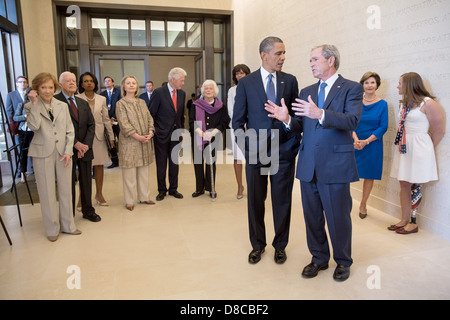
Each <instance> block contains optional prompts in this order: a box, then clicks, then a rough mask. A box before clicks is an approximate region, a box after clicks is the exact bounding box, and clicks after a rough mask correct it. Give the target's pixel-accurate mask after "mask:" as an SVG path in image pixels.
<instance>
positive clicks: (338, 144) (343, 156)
mask: <svg viewBox="0 0 450 320" xmlns="http://www.w3.org/2000/svg"><path fill="white" fill-rule="evenodd" d="M339 63H340V55H339V51H338V50H337V48H336V47H335V46H333V45H322V46H318V47H316V48H314V49H313V50H312V51H311V57H310V66H311V69H312V72H313V75H314V77H315V78H317V79H320V81H319V82H318V83H316V84H313V85H312V86H309V87H307V88H304V89H302V90H301V92H300V96H299V99H296V101H297V103H293V104H292V109H293V110H294V111H296V112H295V115H296V117H295V118H291V117H290V116H289V115H288V112H287V109H286V107H285V106H284V105H283V102H282V107H277V106H275V105H274V104H268V105H267V106H266V110H267V111H269V112H270V113H271V115H270V117H275V118H277V119H279V120H281V121H283V122H285V124H286V126H287V127H290V130H291V131H292V132H303V140H302V143H301V145H300V152H299V156H298V163H297V175H296V176H297V178H298V179H300V186H301V194H302V205H303V212H304V216H305V223H306V235H307V242H308V248H309V251H310V252H311V255H312V261H311V263H310V264H308V265H307V266H306V267H305V268H304V269H303V272H302V275H303V276H304V277H306V278H312V277H315V276H316V275H317V274H318V272H319V271H320V270H325V269H327V268H328V261H329V259H330V249H329V245H328V239H327V235H326V231H325V218H326V221H327V226H328V232H329V234H330V238H331V244H332V246H333V258H334V260H335V262H336V263H337V267H336V269H335V271H334V274H333V278H334V279H335V280H338V281H343V280H346V279H348V277H349V276H350V266H351V264H352V263H353V260H352V258H351V241H352V222H351V218H350V212H351V209H352V197H351V194H350V183H351V182H353V181H357V180H358V179H359V178H358V171H357V168H356V162H355V155H354V148H353V139H352V132H353V130H355V129H356V126H357V124H358V122H359V119H360V118H361V113H362V99H363V92H364V91H363V88H362V86H361V85H360V84H359V83H357V82H353V81H350V80H347V79H344V78H343V77H342V76H340V75H338V74H337V69H338V68H339ZM297 116H298V117H297ZM324 212H325V217H324Z"/></svg>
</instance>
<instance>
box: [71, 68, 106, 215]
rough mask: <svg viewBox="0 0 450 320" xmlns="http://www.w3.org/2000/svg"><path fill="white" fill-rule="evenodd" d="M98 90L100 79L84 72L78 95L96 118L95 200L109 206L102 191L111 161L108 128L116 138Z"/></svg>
mask: <svg viewBox="0 0 450 320" xmlns="http://www.w3.org/2000/svg"><path fill="white" fill-rule="evenodd" d="M96 91H98V80H97V78H96V77H95V75H93V74H92V73H90V72H85V73H83V74H82V75H81V76H80V81H79V83H78V92H80V94H79V95H77V96H78V97H80V98H81V99H83V100H85V101H87V102H88V103H89V106H90V107H91V111H92V115H93V116H94V120H95V136H94V141H93V143H92V150H93V152H94V160H92V166H93V167H94V178H95V187H96V193H95V200H96V201H97V203H98V204H99V205H101V206H108V203H107V202H106V200H105V198H104V197H103V192H102V190H103V176H104V165H105V164H109V163H110V162H111V159H110V157H109V154H108V148H107V146H106V141H105V130H107V132H108V135H109V137H110V138H111V139H114V133H113V131H112V126H111V121H110V120H109V115H108V108H107V107H106V98H105V97H103V96H101V95H99V94H96V93H95V92H96ZM110 143H111V146H114V140H111V141H110ZM78 203H79V204H78V206H77V207H78V208H80V209H81V203H80V200H79V201H78Z"/></svg>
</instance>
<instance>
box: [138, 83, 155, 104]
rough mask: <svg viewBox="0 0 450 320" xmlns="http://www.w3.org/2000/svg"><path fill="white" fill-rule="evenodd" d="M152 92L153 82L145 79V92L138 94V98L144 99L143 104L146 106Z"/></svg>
mask: <svg viewBox="0 0 450 320" xmlns="http://www.w3.org/2000/svg"><path fill="white" fill-rule="evenodd" d="M152 93H153V82H152V81H147V82H146V83H145V92H144V93H142V94H141V95H140V96H139V98H141V99H142V100H144V101H145V104H147V107H148V104H149V103H150V97H151V96H152Z"/></svg>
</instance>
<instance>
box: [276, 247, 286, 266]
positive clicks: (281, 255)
mask: <svg viewBox="0 0 450 320" xmlns="http://www.w3.org/2000/svg"><path fill="white" fill-rule="evenodd" d="M286 259H287V255H286V251H285V250H275V256H274V260H275V262H276V263H278V264H283V263H284V262H285V261H286Z"/></svg>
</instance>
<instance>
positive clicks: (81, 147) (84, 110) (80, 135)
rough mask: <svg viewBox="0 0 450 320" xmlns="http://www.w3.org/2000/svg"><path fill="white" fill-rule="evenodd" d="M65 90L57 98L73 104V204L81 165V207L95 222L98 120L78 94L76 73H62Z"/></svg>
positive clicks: (96, 219)
mask: <svg viewBox="0 0 450 320" xmlns="http://www.w3.org/2000/svg"><path fill="white" fill-rule="evenodd" d="M59 85H60V86H61V92H60V93H59V94H57V95H55V98H56V99H58V100H61V101H63V102H66V103H67V105H68V107H69V112H70V116H71V118H72V123H73V127H74V129H75V139H74V145H73V157H72V205H73V207H74V210H75V175H76V167H77V166H78V173H79V175H78V180H79V183H80V195H81V211H82V212H83V218H85V219H88V220H90V221H93V222H98V221H100V220H101V218H100V216H99V215H97V214H96V213H95V209H94V207H93V206H92V198H91V197H92V173H91V172H92V171H91V170H92V159H94V152H93V151H92V142H93V141H94V134H95V121H94V116H93V115H92V111H91V108H90V107H89V104H88V103H87V102H86V101H84V100H83V99H80V98H78V97H75V95H74V94H75V92H76V90H77V80H76V77H75V75H74V74H73V73H71V72H63V73H62V74H61V75H60V77H59Z"/></svg>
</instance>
